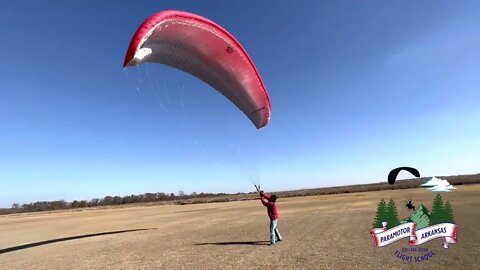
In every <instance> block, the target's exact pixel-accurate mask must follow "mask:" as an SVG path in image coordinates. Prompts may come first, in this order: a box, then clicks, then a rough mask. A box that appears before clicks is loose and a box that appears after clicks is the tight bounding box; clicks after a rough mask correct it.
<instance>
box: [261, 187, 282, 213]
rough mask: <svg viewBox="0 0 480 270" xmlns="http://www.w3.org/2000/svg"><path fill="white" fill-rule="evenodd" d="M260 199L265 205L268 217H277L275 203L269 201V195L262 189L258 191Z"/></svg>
mask: <svg viewBox="0 0 480 270" xmlns="http://www.w3.org/2000/svg"><path fill="white" fill-rule="evenodd" d="M260 200H261V201H262V204H263V205H265V207H267V213H268V217H269V218H270V219H271V220H277V219H278V211H277V204H275V202H271V201H270V196H269V195H267V194H265V193H264V192H263V191H262V192H260Z"/></svg>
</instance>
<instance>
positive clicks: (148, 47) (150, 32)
mask: <svg viewBox="0 0 480 270" xmlns="http://www.w3.org/2000/svg"><path fill="white" fill-rule="evenodd" d="M146 62H155V63H161V64H165V65H168V66H171V67H174V68H177V69H179V70H182V71H185V72H187V73H190V74H192V75H193V76H195V77H197V78H199V79H200V80H202V81H204V82H205V83H207V84H209V85H210V86H212V87H213V88H215V89H216V90H218V91H219V92H220V93H221V94H223V95H224V96H225V97H227V98H228V99H229V100H230V101H231V102H232V103H234V104H235V105H236V106H237V107H238V108H239V109H240V110H241V111H243V113H244V114H245V115H246V116H247V117H248V118H249V119H250V120H251V121H252V123H253V124H254V125H255V126H256V127H257V128H262V127H264V126H266V125H267V124H268V122H269V120H270V116H271V107H270V100H269V97H268V93H267V90H266V89H265V86H264V84H263V81H262V78H261V77H260V74H259V73H258V71H257V69H256V67H255V65H254V63H253V61H252V60H251V59H250V57H249V55H248V54H247V52H246V50H245V49H244V48H243V47H242V45H240V43H239V42H238V41H237V40H236V39H235V38H234V37H233V35H231V34H230V33H229V32H227V31H226V30H225V29H223V28H222V27H220V26H219V25H218V24H216V23H214V22H212V21H210V20H208V19H206V18H203V17H201V16H199V15H195V14H192V13H188V12H182V11H173V10H169V11H162V12H159V13H157V14H154V15H153V16H151V17H149V18H148V19H147V20H145V22H144V23H143V24H142V25H140V27H139V28H138V30H137V31H136V33H135V34H134V36H133V38H132V41H131V42H130V46H129V48H128V51H127V54H126V57H125V62H124V67H127V66H136V65H140V64H142V63H146Z"/></svg>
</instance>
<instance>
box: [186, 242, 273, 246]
mask: <svg viewBox="0 0 480 270" xmlns="http://www.w3.org/2000/svg"><path fill="white" fill-rule="evenodd" d="M269 243H270V241H245V242H213V243H198V244H195V246H208V245H215V246H239V245H240V246H241V245H250V246H264V245H268V244H269Z"/></svg>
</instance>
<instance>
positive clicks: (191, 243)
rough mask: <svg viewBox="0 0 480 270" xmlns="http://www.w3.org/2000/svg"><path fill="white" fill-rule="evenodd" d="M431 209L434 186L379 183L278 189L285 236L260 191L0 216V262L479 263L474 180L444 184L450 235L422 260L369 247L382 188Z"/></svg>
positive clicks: (204, 265)
mask: <svg viewBox="0 0 480 270" xmlns="http://www.w3.org/2000/svg"><path fill="white" fill-rule="evenodd" d="M407 195H410V196H411V197H412V198H413V200H414V203H415V204H416V205H419V204H424V205H425V206H426V207H427V208H429V209H431V206H432V202H433V198H434V196H435V194H434V193H432V192H430V191H426V190H424V189H404V190H387V191H378V192H363V193H348V194H340V195H323V196H311V197H294V198H283V199H282V198H280V199H279V201H278V203H279V213H280V220H279V229H280V231H281V233H282V234H283V237H284V241H283V242H280V243H278V244H277V245H276V246H272V247H270V246H267V243H268V242H267V241H268V237H269V232H268V226H269V221H268V217H267V215H266V210H265V208H264V207H263V206H262V205H261V204H260V202H259V201H238V202H227V203H211V204H195V205H157V206H132V207H126V208H112V209H84V210H81V211H72V210H70V211H65V212H48V213H47V212H43V213H25V214H16V215H6V216H0V268H1V269H382V270H383V269H412V268H414V269H476V268H477V266H478V265H479V264H480V256H479V255H480V232H479V230H478V228H480V227H479V224H480V210H479V209H480V185H466V186H459V187H458V189H457V190H455V191H454V192H452V193H448V194H442V197H443V199H444V201H445V200H449V201H450V202H451V204H452V205H453V211H454V215H455V219H456V223H457V224H459V230H458V242H457V243H456V244H453V245H452V246H451V248H450V249H448V250H444V249H443V248H442V247H441V240H440V239H436V240H433V241H431V242H429V243H427V244H425V245H423V246H422V247H425V248H428V249H430V250H432V251H434V253H435V256H433V257H432V258H430V259H429V260H428V261H424V262H419V263H405V262H402V261H401V260H399V259H398V258H396V257H395V256H394V255H393V254H394V252H395V251H396V250H398V249H401V248H403V247H408V244H407V242H408V241H407V240H406V239H403V240H401V241H399V242H396V243H394V244H392V245H390V246H387V247H384V248H375V247H373V242H372V237H371V236H370V234H369V231H370V229H371V226H372V223H373V219H374V216H375V211H376V205H377V202H378V201H379V200H380V198H382V197H383V198H384V199H386V200H389V199H390V198H393V199H394V200H395V202H396V205H397V208H398V210H399V216H400V218H403V217H406V216H408V215H409V212H408V210H407V209H406V208H405V207H403V201H404V199H405V197H406V196H407Z"/></svg>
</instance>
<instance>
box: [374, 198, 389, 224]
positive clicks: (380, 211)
mask: <svg viewBox="0 0 480 270" xmlns="http://www.w3.org/2000/svg"><path fill="white" fill-rule="evenodd" d="M386 217H387V204H386V203H385V200H384V199H383V198H382V199H381V200H380V202H379V203H378V205H377V214H376V215H375V220H374V221H373V228H382V227H383V226H382V222H384V221H386Z"/></svg>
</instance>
